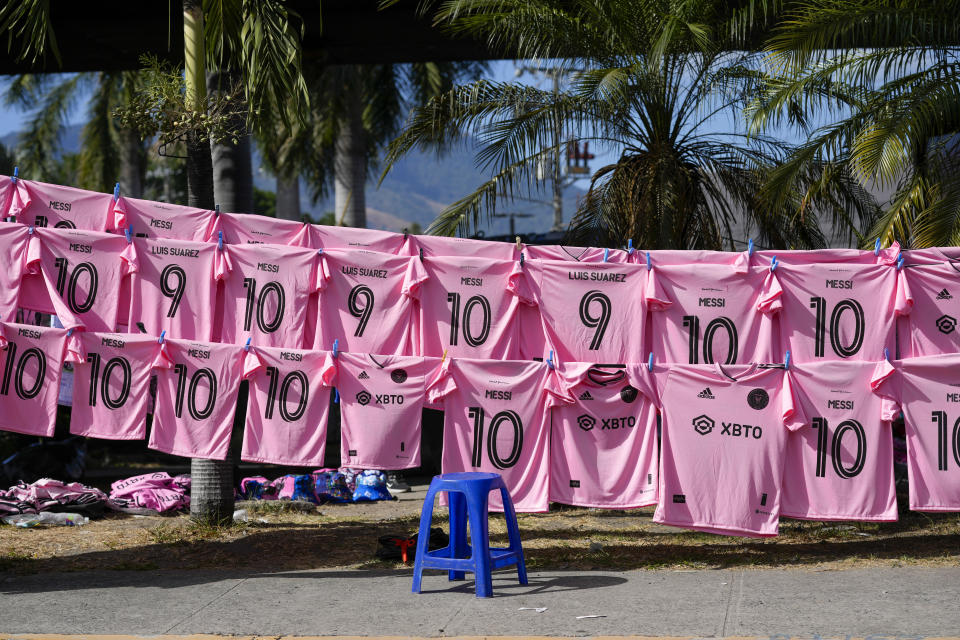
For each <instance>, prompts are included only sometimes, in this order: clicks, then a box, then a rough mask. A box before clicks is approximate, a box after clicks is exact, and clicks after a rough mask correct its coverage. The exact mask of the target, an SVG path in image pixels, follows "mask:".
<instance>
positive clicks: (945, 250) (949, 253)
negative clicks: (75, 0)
mask: <svg viewBox="0 0 960 640" xmlns="http://www.w3.org/2000/svg"><path fill="white" fill-rule="evenodd" d="M0 180H2V178H0ZM0 210H2V209H0ZM954 260H960V247H929V248H926V249H908V250H906V251H904V252H903V263H904V265H905V266H908V267H912V266H913V265H917V264H940V263H941V262H950V261H954Z"/></svg>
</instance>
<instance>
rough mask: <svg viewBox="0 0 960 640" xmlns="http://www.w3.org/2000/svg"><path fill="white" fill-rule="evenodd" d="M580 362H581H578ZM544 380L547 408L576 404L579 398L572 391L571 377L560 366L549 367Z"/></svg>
mask: <svg viewBox="0 0 960 640" xmlns="http://www.w3.org/2000/svg"><path fill="white" fill-rule="evenodd" d="M578 364H579V363H578ZM544 366H547V373H546V377H545V378H544V381H543V392H544V399H545V401H546V403H547V404H546V406H547V408H548V409H549V408H553V407H559V406H561V405H565V404H574V403H575V402H576V401H577V399H576V398H574V397H573V395H572V394H571V393H570V391H571V389H572V385H571V384H570V379H569V378H566V377H565V376H564V375H563V373H562V372H561V369H560V367H554V368H552V369H551V368H549V366H548V365H544Z"/></svg>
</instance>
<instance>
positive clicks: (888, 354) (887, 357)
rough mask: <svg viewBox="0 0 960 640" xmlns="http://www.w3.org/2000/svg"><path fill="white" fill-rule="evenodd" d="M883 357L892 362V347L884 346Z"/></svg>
mask: <svg viewBox="0 0 960 640" xmlns="http://www.w3.org/2000/svg"><path fill="white" fill-rule="evenodd" d="M883 359H884V360H886V361H887V362H890V349H888V348H887V347H884V348H883Z"/></svg>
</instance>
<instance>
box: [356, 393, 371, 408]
mask: <svg viewBox="0 0 960 640" xmlns="http://www.w3.org/2000/svg"><path fill="white" fill-rule="evenodd" d="M370 398H371V396H370V394H369V393H367V392H366V391H361V392H360V393H358V394H357V402H359V403H360V404H362V405H363V406H366V405H368V404H370Z"/></svg>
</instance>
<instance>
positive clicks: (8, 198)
mask: <svg viewBox="0 0 960 640" xmlns="http://www.w3.org/2000/svg"><path fill="white" fill-rule="evenodd" d="M19 180H20V179H19V178H17V180H14V179H13V178H11V177H10V176H5V175H3V174H0V218H2V219H3V221H4V222H6V221H7V220H6V219H7V218H8V217H10V216H14V217H16V216H15V213H14V212H12V211H11V207H13V206H14V195H15V194H16V191H17V182H19ZM25 196H26V192H24V197H25ZM17 200H18V201H19V200H20V198H19V197H18V198H17ZM18 206H19V205H18Z"/></svg>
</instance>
